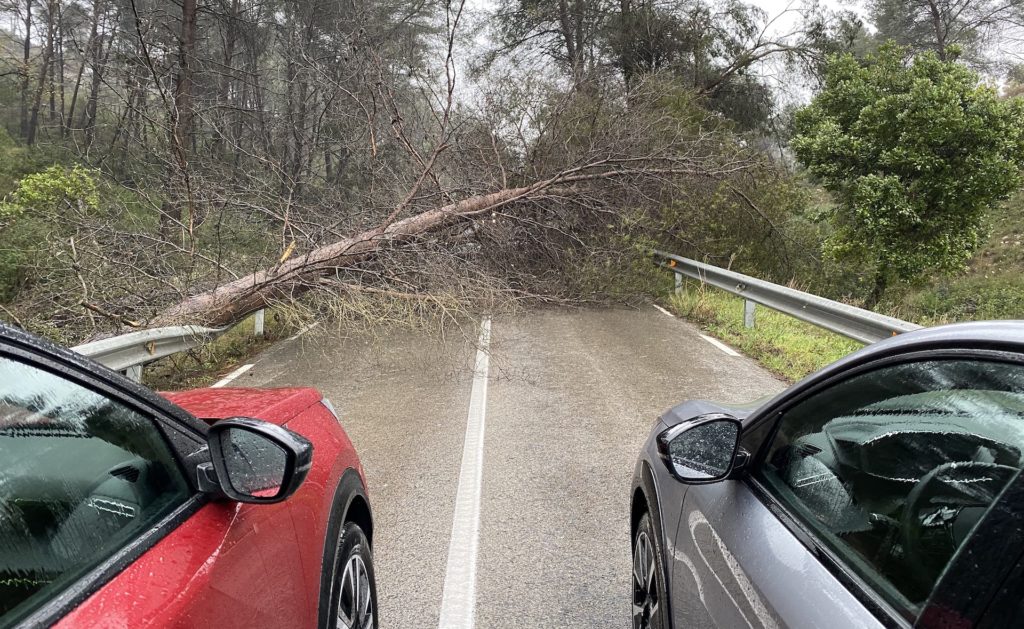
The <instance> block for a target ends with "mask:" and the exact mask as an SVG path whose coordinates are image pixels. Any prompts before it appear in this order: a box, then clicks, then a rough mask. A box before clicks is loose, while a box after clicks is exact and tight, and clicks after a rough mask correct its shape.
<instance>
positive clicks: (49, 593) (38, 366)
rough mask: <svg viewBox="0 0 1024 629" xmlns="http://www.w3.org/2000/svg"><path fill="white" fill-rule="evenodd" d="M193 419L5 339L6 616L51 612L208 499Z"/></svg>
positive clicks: (1, 484)
mask: <svg viewBox="0 0 1024 629" xmlns="http://www.w3.org/2000/svg"><path fill="white" fill-rule="evenodd" d="M104 389H106V390H104ZM182 428H183V427H176V426H174V425H171V424H166V423H163V422H159V421H157V420H155V419H154V417H153V416H152V415H150V414H149V413H147V412H146V411H144V410H143V409H141V408H140V407H139V406H137V405H135V404H131V403H129V402H128V401H127V400H126V398H125V397H124V396H123V395H121V394H119V393H118V392H116V391H115V390H114V389H112V388H110V387H105V386H104V384H103V383H102V381H100V380H97V379H94V378H92V377H91V376H90V375H89V374H87V373H84V372H81V371H79V370H78V369H76V368H75V367H73V366H72V365H69V364H68V363H66V362H63V361H61V360H59V357H58V356H57V355H56V354H50V355H48V354H46V353H42V352H38V351H33V350H32V349H31V348H27V347H24V346H18V345H13V344H12V345H8V344H0V626H8V625H13V624H16V623H23V622H24V623H28V624H37V623H38V624H50V623H52V622H53V621H54V620H56V619H57V618H59V617H60V616H62V615H63V614H64V613H66V612H67V611H68V610H69V609H71V608H72V607H74V606H75V605H77V604H78V603H79V602H81V601H82V600H84V599H85V598H86V597H88V596H89V595H90V594H91V593H92V592H94V591H95V590H96V589H98V588H99V587H101V586H102V584H103V583H105V582H107V581H109V580H110V579H111V578H113V577H114V576H115V575H116V574H117V571H118V570H119V567H120V566H123V565H124V564H125V563H126V562H130V561H131V560H133V559H134V558H135V557H137V556H138V555H139V554H140V553H141V552H143V551H144V550H145V549H146V548H148V547H149V546H151V545H152V544H153V543H155V542H156V541H157V540H158V539H160V538H161V537H163V536H164V535H166V533H167V532H168V530H170V529H172V528H173V527H174V525H175V524H176V523H178V522H180V521H181V520H182V519H183V518H185V517H188V515H189V514H191V513H193V512H194V511H195V510H196V509H197V508H198V507H199V503H198V501H197V493H196V491H195V489H194V487H193V486H192V484H191V482H190V479H189V477H188V475H187V474H186V472H185V469H186V467H185V465H184V463H185V462H184V461H183V460H182V459H181V458H180V456H179V454H180V453H179V451H178V450H176V449H175V448H174V447H172V444H171V440H172V439H173V440H177V441H179V442H181V443H183V444H184V443H191V444H192V446H193V448H192V449H193V450H198V449H199V444H200V443H201V441H199V440H198V439H197V438H196V436H193V435H190V434H188V432H187V431H186V430H183V429H182Z"/></svg>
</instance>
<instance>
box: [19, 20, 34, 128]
mask: <svg viewBox="0 0 1024 629" xmlns="http://www.w3.org/2000/svg"><path fill="white" fill-rule="evenodd" d="M23 52H24V54H23V55H22V66H21V72H22V76H21V137H23V138H25V137H28V90H29V88H30V86H31V83H32V81H31V78H30V74H31V70H30V69H29V65H28V62H29V59H30V57H31V54H32V0H25V43H24V46H23Z"/></svg>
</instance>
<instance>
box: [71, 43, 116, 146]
mask: <svg viewBox="0 0 1024 629" xmlns="http://www.w3.org/2000/svg"><path fill="white" fill-rule="evenodd" d="M106 35H107V33H106V32H101V33H100V34H99V36H98V37H97V39H96V46H95V47H94V48H93V56H92V87H91V89H90V90H89V100H88V101H87V102H86V104H85V111H83V112H82V122H81V124H80V125H79V126H81V127H82V128H83V129H85V145H86V147H89V146H92V140H93V135H94V133H95V130H96V114H97V108H98V106H99V98H100V88H101V87H102V86H103V72H104V70H105V68H106V67H107V59H108V58H109V57H110V50H111V49H112V48H113V47H114V35H113V34H111V36H110V41H109V42H108V43H107V47H106V50H105V51H104V48H103V42H104V40H105V39H106Z"/></svg>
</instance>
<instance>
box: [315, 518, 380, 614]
mask: <svg viewBox="0 0 1024 629" xmlns="http://www.w3.org/2000/svg"><path fill="white" fill-rule="evenodd" d="M335 548H336V550H335V553H334V562H333V564H331V568H332V571H333V572H332V575H331V579H330V583H331V599H330V601H331V603H330V608H329V609H328V614H329V615H328V621H327V626H328V627H330V629H377V621H378V613H377V582H376V579H375V577H374V571H373V554H372V553H371V552H370V543H369V541H368V540H367V539H366V535H365V534H364V533H363V529H361V528H359V525H357V524H356V523H354V522H346V523H345V525H344V526H343V527H342V528H341V534H340V535H339V536H338V543H337V545H336V546H335ZM356 612H358V613H356Z"/></svg>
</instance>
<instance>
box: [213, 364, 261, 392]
mask: <svg viewBox="0 0 1024 629" xmlns="http://www.w3.org/2000/svg"><path fill="white" fill-rule="evenodd" d="M252 368H253V365H251V364H250V365H242V366H241V367H239V368H238V369H235V370H234V371H232V372H231V373H229V374H228V375H226V376H224V378H223V379H221V380H218V381H217V382H216V383H215V384H213V385H210V388H211V389H219V388H221V387H226V386H227V385H229V384H231V381H232V380H234V379H235V378H237V377H238V376H240V375H242V374H243V373H245V372H247V371H249V370H250V369H252Z"/></svg>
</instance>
